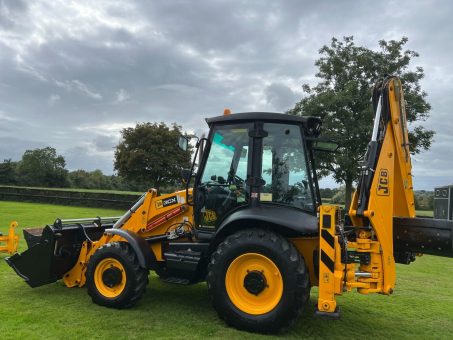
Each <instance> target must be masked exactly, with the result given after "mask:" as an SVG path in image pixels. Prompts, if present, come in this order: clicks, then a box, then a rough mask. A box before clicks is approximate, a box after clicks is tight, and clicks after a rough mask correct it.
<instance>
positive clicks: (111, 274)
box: [102, 266, 122, 288]
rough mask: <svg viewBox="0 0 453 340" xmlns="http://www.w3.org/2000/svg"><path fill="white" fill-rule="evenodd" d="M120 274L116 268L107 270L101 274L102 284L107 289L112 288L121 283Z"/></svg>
mask: <svg viewBox="0 0 453 340" xmlns="http://www.w3.org/2000/svg"><path fill="white" fill-rule="evenodd" d="M121 279H122V272H121V270H120V269H119V268H117V267H114V266H112V267H110V268H107V269H106V270H105V271H104V272H103V273H102V282H103V283H104V284H105V285H106V286H107V287H109V288H113V287H115V286H117V285H119V284H120V283H121Z"/></svg>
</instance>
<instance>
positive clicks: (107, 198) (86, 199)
mask: <svg viewBox="0 0 453 340" xmlns="http://www.w3.org/2000/svg"><path fill="white" fill-rule="evenodd" d="M139 197H140V195H131V194H117V193H115V194H113V193H109V192H87V191H70V190H53V189H35V188H20V187H9V186H0V201H17V202H32V203H49V204H61V205H73V206H83V207H93V208H111V209H121V210H125V209H129V208H130V207H131V206H132V204H133V203H134V202H135V201H137V200H138V199H139Z"/></svg>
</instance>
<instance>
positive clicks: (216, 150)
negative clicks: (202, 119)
mask: <svg viewBox="0 0 453 340" xmlns="http://www.w3.org/2000/svg"><path fill="white" fill-rule="evenodd" d="M251 128H252V124H251V123H244V124H234V125H219V126H215V127H214V128H213V130H212V131H211V135H210V147H209V148H208V149H207V151H208V155H207V157H206V158H205V160H204V169H203V172H202V173H201V174H199V175H198V181H197V182H198V183H197V184H196V187H195V223H196V226H197V228H198V229H204V230H206V231H207V230H215V229H216V228H217V226H218V225H219V223H220V222H221V221H222V220H223V219H224V218H225V217H226V216H227V215H228V214H229V213H230V212H231V211H232V210H235V209H237V208H239V207H241V206H244V205H247V204H248V202H249V199H250V189H249V186H248V185H247V184H246V181H247V178H248V177H249V176H250V168H251V166H250V165H251V155H250V144H251V138H250V137H249V131H250V129H251Z"/></svg>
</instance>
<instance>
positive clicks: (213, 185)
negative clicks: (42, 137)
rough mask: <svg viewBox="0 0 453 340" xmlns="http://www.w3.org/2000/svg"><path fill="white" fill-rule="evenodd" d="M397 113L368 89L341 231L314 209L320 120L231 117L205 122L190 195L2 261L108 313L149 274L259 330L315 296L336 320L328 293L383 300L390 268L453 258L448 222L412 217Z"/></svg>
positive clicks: (380, 86) (391, 87)
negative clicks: (356, 172)
mask: <svg viewBox="0 0 453 340" xmlns="http://www.w3.org/2000/svg"><path fill="white" fill-rule="evenodd" d="M404 103H405V102H404V98H403V92H402V87H401V82H400V80H399V79H398V78H396V77H387V78H385V79H383V80H382V81H380V82H379V83H377V84H376V86H375V87H374V93H373V104H374V109H375V112H376V117H375V120H374V129H373V135H372V139H371V142H370V143H369V147H368V151H367V154H366V156H365V161H364V163H363V167H362V168H361V170H360V172H361V173H360V181H359V185H358V190H357V192H356V193H355V195H354V197H353V202H352V204H351V208H350V210H349V214H348V216H349V217H348V219H346V221H347V223H342V220H343V219H342V217H341V216H340V209H339V208H338V207H336V206H331V205H322V204H321V198H320V194H319V188H318V183H317V178H316V169H315V162H314V160H315V159H316V153H317V152H319V151H328V150H329V149H332V148H333V146H334V145H333V144H332V143H329V142H326V141H324V140H322V139H321V138H319V134H320V129H321V121H320V120H319V119H318V118H313V117H299V116H290V115H284V114H275V113H262V112H256V113H239V114H229V115H223V116H219V117H214V118H209V119H207V123H208V125H209V128H210V132H209V136H208V137H207V138H202V139H201V140H199V141H198V142H197V148H196V153H198V151H199V149H200V146H203V149H204V151H203V152H202V155H201V158H200V160H201V161H200V164H199V166H198V169H197V170H196V172H195V171H194V170H195V166H194V164H193V165H192V169H190V171H189V170H187V171H185V172H184V174H183V177H184V178H185V180H186V183H187V187H186V190H182V191H178V192H175V193H172V194H168V195H161V196H158V195H157V192H156V191H155V190H153V189H151V190H149V191H148V192H146V193H145V194H143V196H142V197H141V198H140V199H139V200H138V201H137V202H136V203H135V204H134V205H133V207H132V208H131V209H130V210H129V211H127V212H126V213H125V214H124V215H123V216H121V217H119V218H115V217H109V218H95V219H74V220H63V219H62V220H60V219H57V220H56V221H55V223H54V224H52V225H47V226H46V227H44V228H34V229H28V230H25V232H24V236H25V238H26V240H27V243H28V247H29V248H28V250H26V251H25V252H23V253H22V254H16V255H14V256H12V257H9V258H8V259H7V262H8V264H9V265H10V266H11V267H12V268H13V269H14V270H15V271H16V272H17V274H18V275H19V276H21V277H22V278H23V279H24V280H25V281H26V282H27V283H28V284H29V285H30V286H31V287H37V286H41V285H44V284H47V283H50V282H55V281H57V280H60V279H63V281H64V283H65V285H66V286H68V287H76V286H77V287H83V286H86V287H87V290H88V294H89V295H90V296H91V298H92V300H93V301H94V302H95V303H97V304H99V305H103V306H107V307H114V308H126V307H131V306H133V305H134V304H135V303H137V301H138V300H139V299H140V298H141V296H142V295H143V293H144V292H145V288H146V286H147V284H148V274H149V271H150V270H153V271H155V272H156V273H157V274H158V275H159V276H160V278H161V279H162V280H164V281H167V282H171V283H179V284H190V283H196V282H200V281H206V282H207V286H208V289H209V292H210V294H211V296H212V301H213V305H214V307H215V309H216V311H217V312H218V314H219V316H220V317H221V318H222V319H224V320H225V321H226V323H227V324H229V325H232V326H234V327H237V328H240V329H245V330H249V331H256V332H275V331H278V330H280V329H282V328H285V327H288V326H291V325H292V324H293V323H294V321H295V320H296V318H297V317H298V316H299V315H300V314H301V311H302V309H303V308H304V307H305V306H306V305H307V301H308V297H309V294H310V288H311V287H313V286H319V296H318V304H317V308H316V312H315V315H318V316H325V317H330V318H338V317H339V315H340V311H339V308H338V307H337V305H336V300H335V296H336V295H339V294H342V293H343V292H347V291H351V290H353V289H357V291H358V292H359V293H362V294H369V293H380V294H387V295H388V294H391V293H392V292H393V289H394V288H395V279H396V274H395V263H396V262H399V263H406V264H409V263H410V262H411V261H413V260H414V259H415V255H416V254H418V253H425V254H434V255H440V256H447V257H453V247H452V240H453V223H452V222H449V221H440V220H435V219H421V218H416V217H415V210H414V197H413V191H412V178H411V160H410V154H409V145H408V134H407V123H406V113H405V107H404ZM179 144H180V147H181V148H182V149H186V148H187V144H188V140H187V139H185V138H181V139H180V141H179ZM175 147H176V146H175ZM181 152H182V151H181ZM195 159H197V155H196V154H195V156H194V162H195ZM191 179H192V181H191ZM189 183H192V184H190V185H189Z"/></svg>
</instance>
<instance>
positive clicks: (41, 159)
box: [0, 123, 191, 191]
mask: <svg viewBox="0 0 453 340" xmlns="http://www.w3.org/2000/svg"><path fill="white" fill-rule="evenodd" d="M181 133H182V131H181V127H179V126H178V125H176V124H173V125H172V126H167V125H165V124H164V123H139V124H137V125H136V126H135V128H126V129H123V130H122V132H121V134H122V137H123V138H122V141H121V142H120V143H119V144H118V145H117V146H116V151H115V159H114V169H115V171H116V174H113V175H105V174H104V173H102V171H101V170H94V171H86V170H82V169H79V170H75V171H69V170H67V169H66V160H65V158H64V157H63V156H62V155H59V154H58V153H57V150H56V149H55V148H53V147H50V146H47V147H44V148H37V149H33V150H27V151H25V152H24V154H23V155H22V158H21V159H20V160H19V161H13V160H11V159H6V160H4V161H3V162H2V163H0V184H2V185H14V186H28V187H46V188H79V189H102V190H122V191H145V190H147V189H149V188H151V187H152V188H156V189H158V190H164V191H174V190H175V189H176V188H177V187H178V186H180V184H181V170H182V169H184V168H189V167H190V152H191V151H190V150H188V151H187V152H183V151H182V150H180V149H179V148H178V146H177V141H178V138H179V136H180V135H181Z"/></svg>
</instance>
